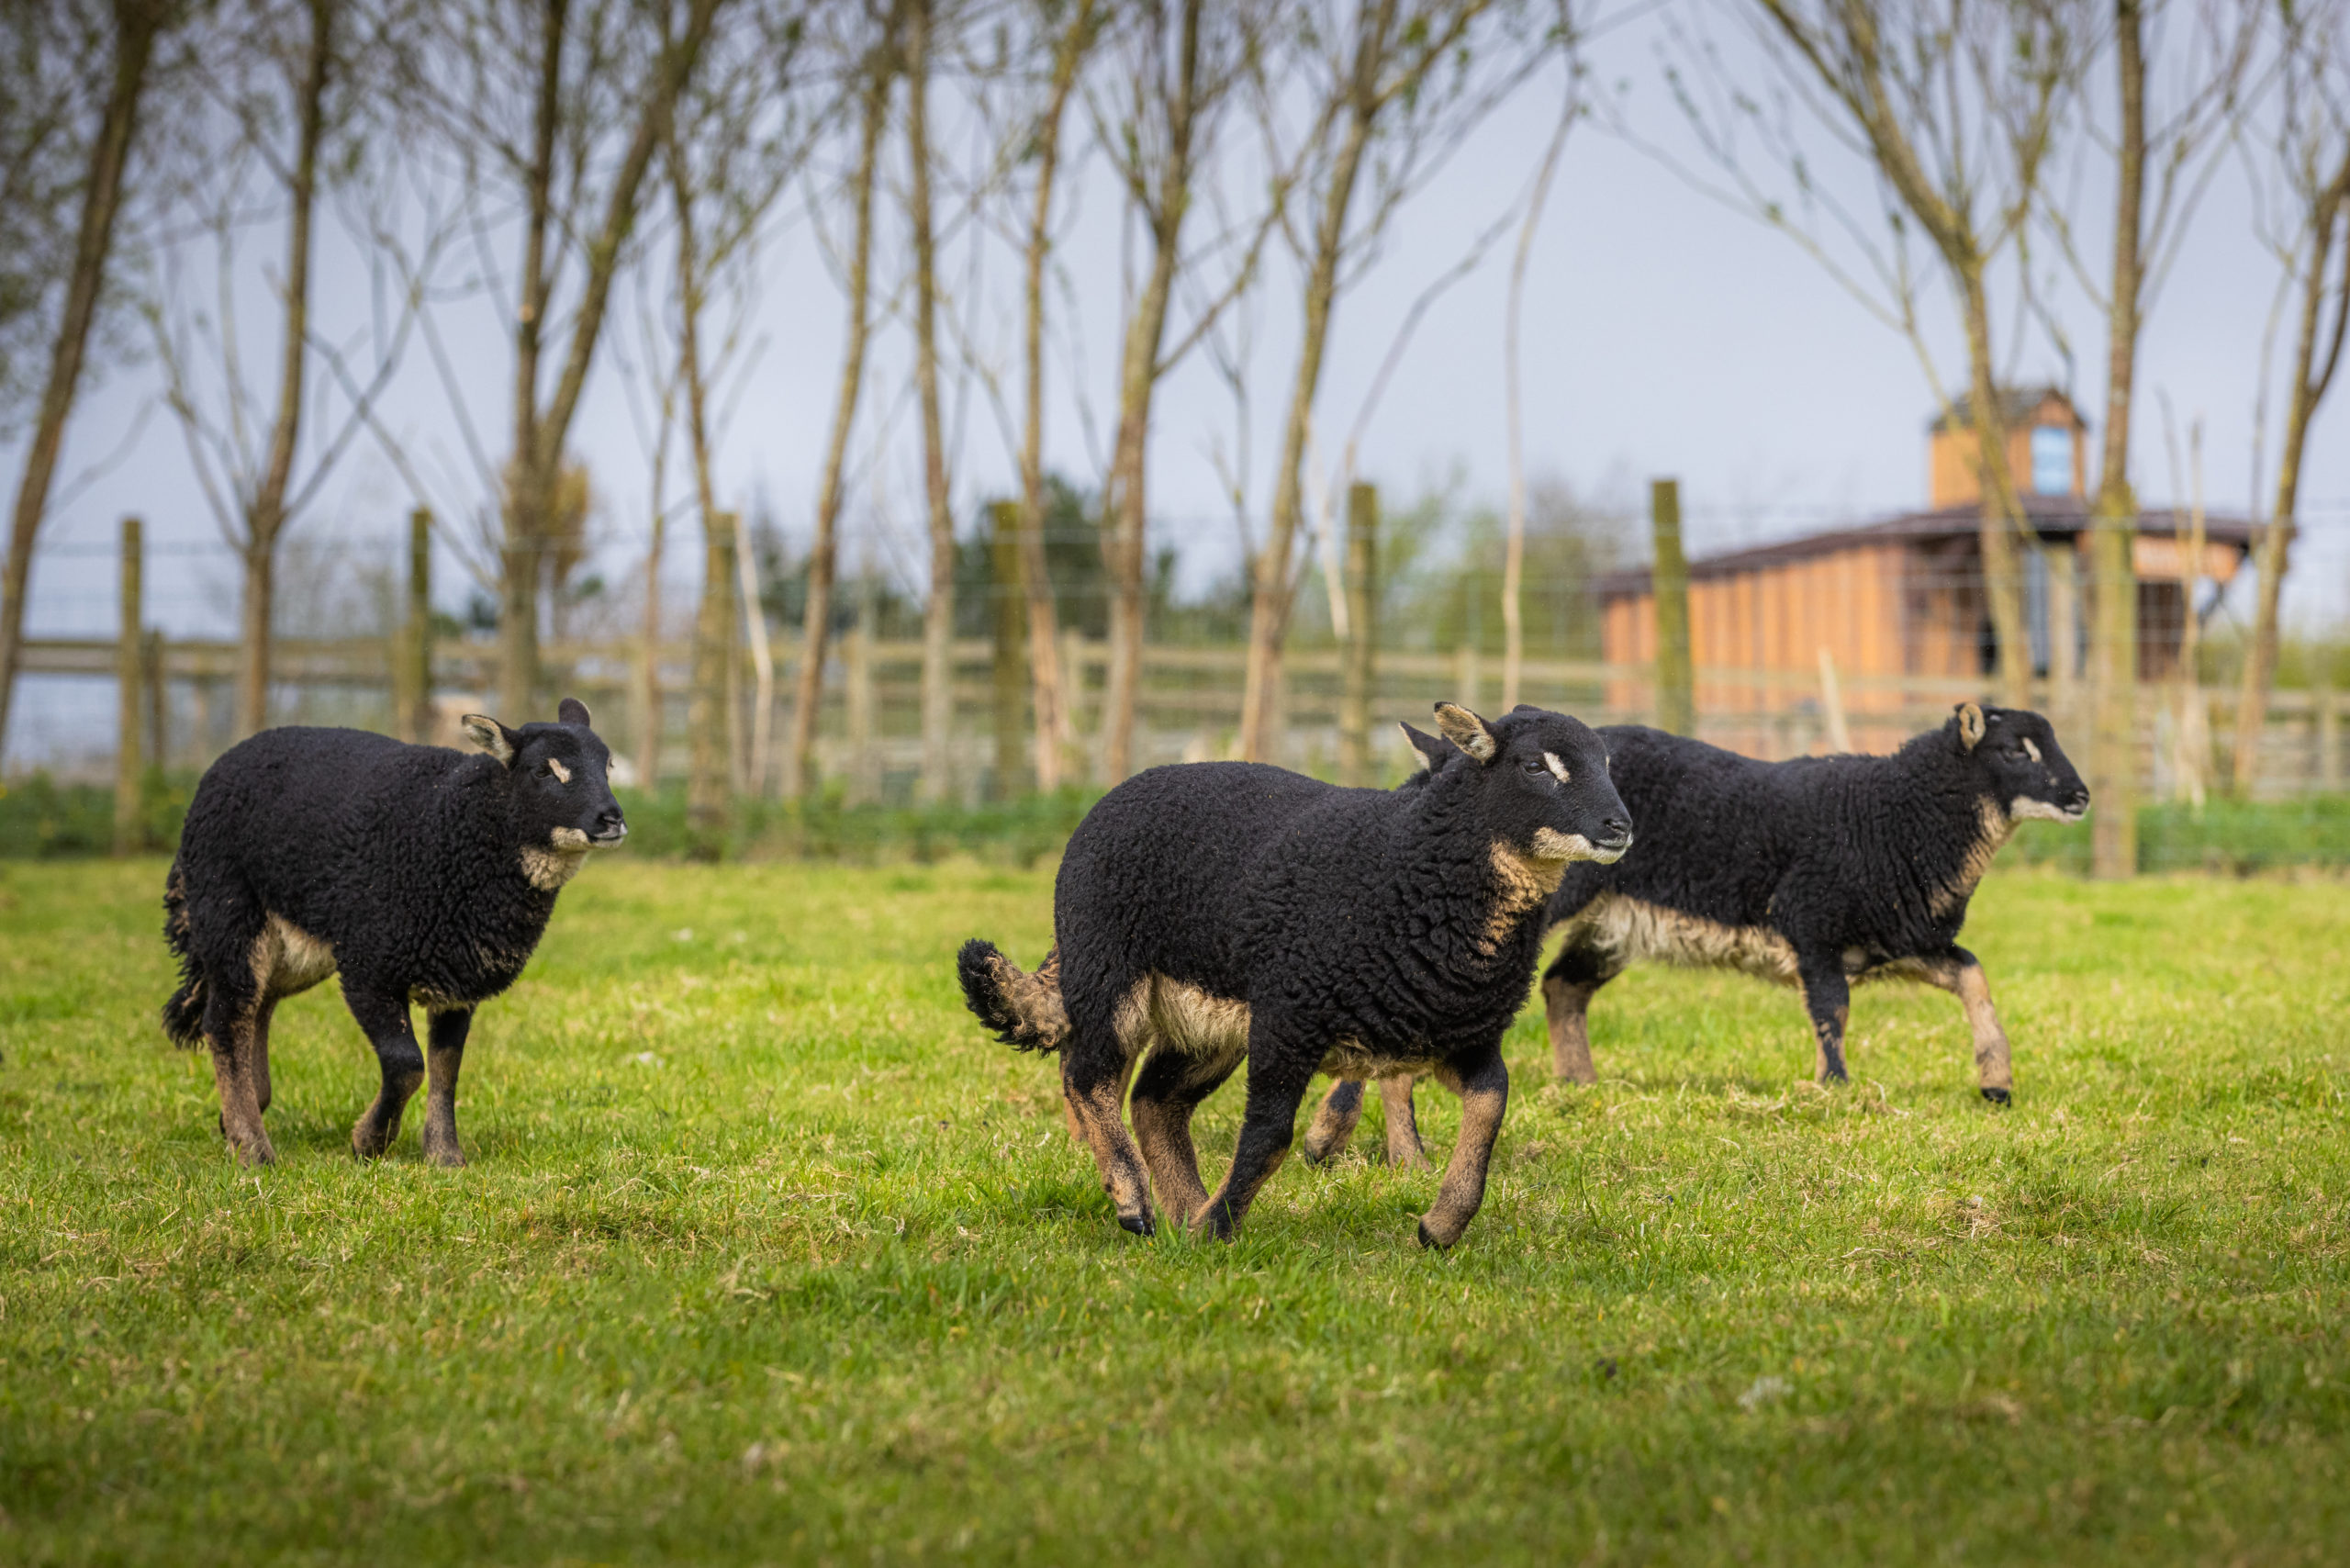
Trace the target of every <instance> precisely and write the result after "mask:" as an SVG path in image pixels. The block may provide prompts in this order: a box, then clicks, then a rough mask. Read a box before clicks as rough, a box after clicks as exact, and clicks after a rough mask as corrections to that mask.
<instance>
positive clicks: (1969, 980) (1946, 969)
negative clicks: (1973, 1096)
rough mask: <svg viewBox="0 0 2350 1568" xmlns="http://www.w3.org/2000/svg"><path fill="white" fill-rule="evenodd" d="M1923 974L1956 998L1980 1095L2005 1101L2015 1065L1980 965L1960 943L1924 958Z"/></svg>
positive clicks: (1995, 1101)
mask: <svg viewBox="0 0 2350 1568" xmlns="http://www.w3.org/2000/svg"><path fill="white" fill-rule="evenodd" d="M1926 978H1927V979H1928V980H1931V981H1932V982H1933V983H1934V984H1936V985H1938V986H1940V987H1942V989H1943V990H1944V991H1949V992H1950V993H1951V994H1952V995H1953V996H1955V997H1957V998H1958V1004H1959V1005H1960V1006H1961V1007H1964V1009H1966V1026H1967V1028H1968V1030H1969V1031H1971V1032H1972V1033H1973V1034H1974V1036H1975V1073H1976V1076H1977V1079H1978V1081H1979V1082H1980V1083H1981V1085H1982V1090H1983V1098H1984V1099H1986V1100H1988V1101H1989V1102H1991V1103H1992V1104H1994V1105H2005V1104H2007V1103H2009V1102H2010V1101H2012V1100H2013V1099H2014V1098H2015V1089H2016V1077H2015V1069H2014V1066H2013V1064H2012V1063H2010V1062H2009V1058H2008V1032H2007V1030H2006V1029H2004V1028H2002V1027H2000V1025H1999V1010H1998V1009H1997V1008H1996V1007H1994V1006H1992V1005H1991V984H1990V981H1988V980H1986V979H1984V978H1983V966H1982V965H1981V964H1980V963H1979V962H1977V961H1976V959H1975V955H1974V954H1972V953H1970V952H1968V951H1967V950H1966V949H1965V948H1964V947H1957V946H1953V947H1950V948H1947V949H1945V950H1944V951H1942V952H1941V953H1939V954H1936V955H1935V956H1934V957H1933V958H1930V959H1928V960H1927V962H1926Z"/></svg>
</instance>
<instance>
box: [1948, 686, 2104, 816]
mask: <svg viewBox="0 0 2350 1568" xmlns="http://www.w3.org/2000/svg"><path fill="white" fill-rule="evenodd" d="M1950 724H1951V731H1952V734H1953V739H1954V740H1955V741H1956V742H1957V745H1958V747H1959V749H1960V750H1961V751H1963V752H1964V753H1965V754H1966V755H1967V756H1968V757H1970V758H1971V759H1972V760H1973V762H1974V764H1975V768H1976V770H1977V771H1978V772H1979V773H1980V775H1981V776H1982V779H1983V790H1984V793H1985V794H1986V795H1988V796H1990V797H1991V799H1992V800H1993V801H1997V803H1998V806H1999V809H2000V810H2002V811H2004V812H2007V814H2008V819H2009V821H2010V822H2021V821H2023V820H2025V819H2026V818H2028V817H2039V818H2042V819H2044V820H2046V821H2049V822H2060V823H2076V822H2078V821H2080V820H2081V818H2083V817H2084V816H2086V815H2087V814H2088V809H2089V790H2088V786H2087V785H2086V784H2084V783H2082V782H2081V776H2080V774H2079V773H2078V772H2076V771H2075V769H2074V767H2073V763H2072V759H2071V758H2070V757H2067V756H2065V748H2064V747H2063V746H2060V745H2057V744H2056V732H2055V730H2054V729H2053V728H2052V727H2050V725H2049V722H2048V721H2047V720H2046V719H2043V718H2042V717H2041V716H2040V715H2039V714H2037V713H2034V712H2031V711H2027V710H2025V709H2022V708H1978V707H1976V706H1975V704H1974V703H1972V702H1962V703H1960V704H1959V705H1958V710H1957V711H1956V712H1954V713H1953V714H1952V716H1951V721H1950Z"/></svg>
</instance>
